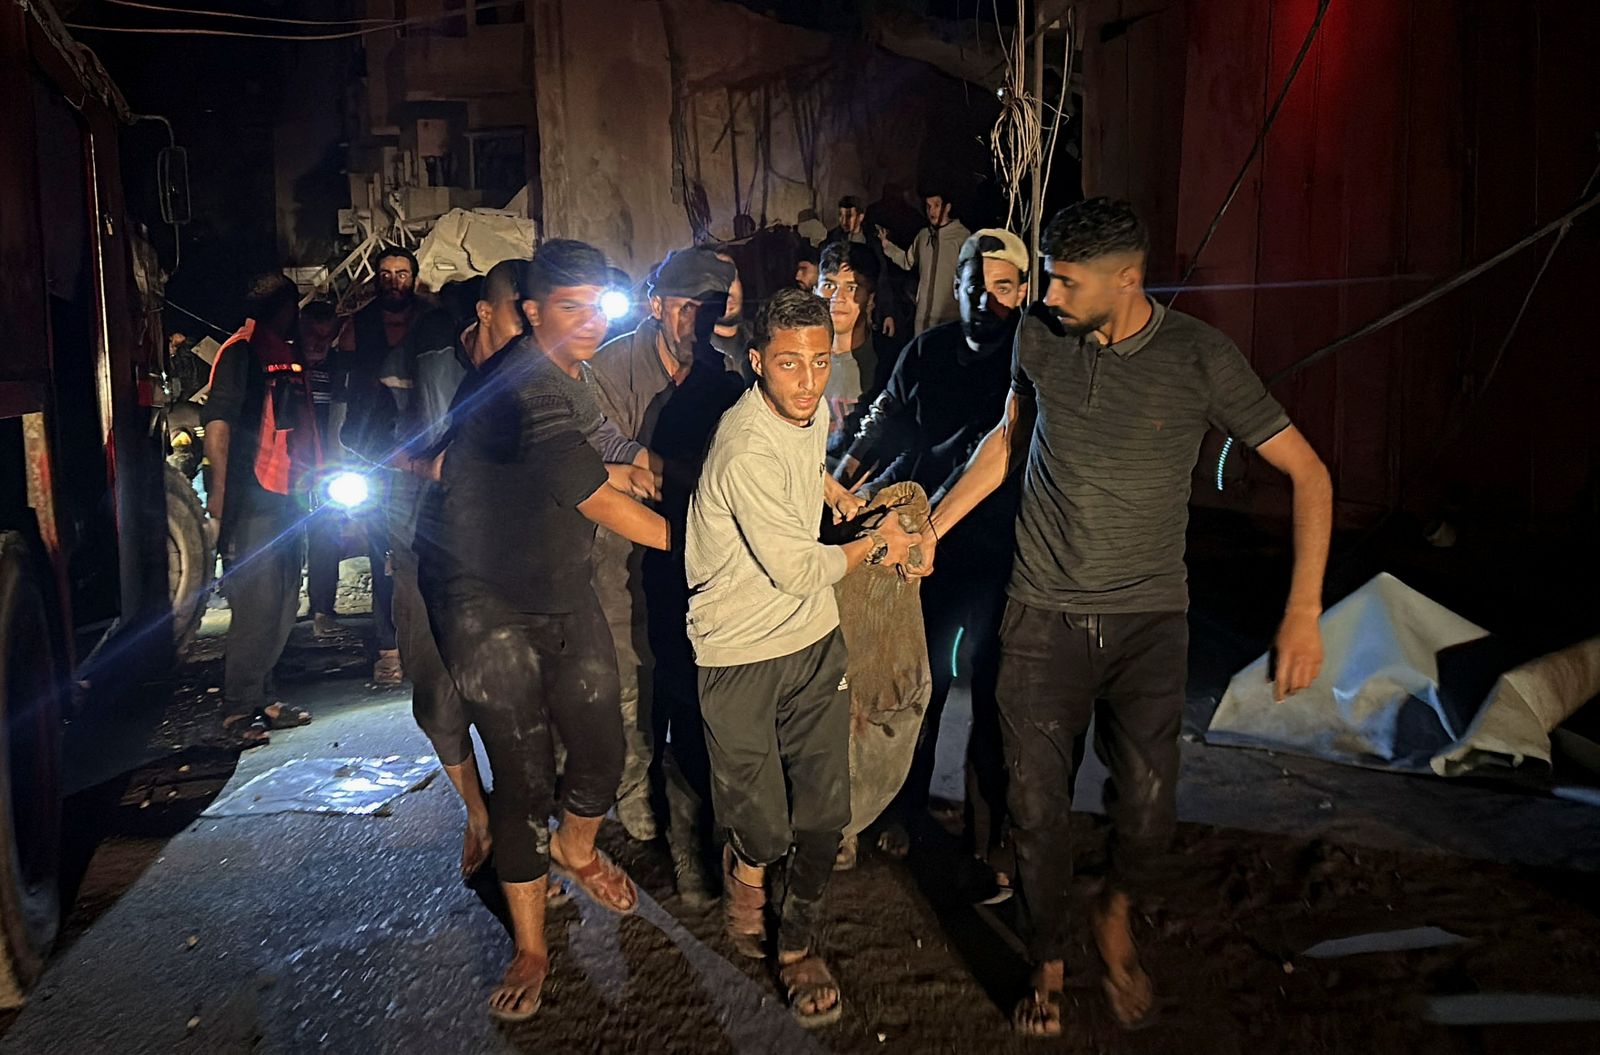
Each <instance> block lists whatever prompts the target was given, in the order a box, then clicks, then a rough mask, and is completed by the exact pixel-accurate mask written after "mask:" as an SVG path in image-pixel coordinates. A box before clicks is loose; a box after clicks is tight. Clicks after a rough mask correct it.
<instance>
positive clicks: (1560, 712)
mask: <svg viewBox="0 0 1600 1055" xmlns="http://www.w3.org/2000/svg"><path fill="white" fill-rule="evenodd" d="M1597 694H1600V637H1591V638H1590V639H1589V640H1587V641H1580V642H1578V643H1577V644H1576V645H1573V646H1571V647H1570V648H1564V649H1562V650H1561V651H1559V652H1552V653H1550V654H1549V655H1548V656H1540V657H1539V658H1538V659H1536V660H1534V661H1532V662H1531V663H1524V664H1523V665H1522V666H1520V667H1517V668H1516V669H1514V670H1508V671H1506V672H1505V673H1504V674H1502V675H1500V680H1499V681H1496V682H1495V684H1494V689H1493V690H1492V691H1491V692H1490V693H1489V698H1488V699H1487V700H1486V701H1484V704H1483V707H1482V708H1481V709H1480V710H1479V711H1478V716H1477V718H1475V719H1474V720H1473V722H1472V725H1471V727H1470V728H1468V729H1467V731H1466V734H1465V735H1464V736H1462V737H1461V739H1460V741H1459V742H1457V743H1455V744H1452V745H1451V746H1450V747H1449V748H1447V749H1446V750H1444V751H1441V752H1439V753H1438V754H1437V755H1435V756H1434V757H1433V771H1434V772H1435V773H1437V774H1439V775H1440V776H1442V777H1454V776H1459V775H1461V774H1462V773H1466V772H1468V771H1470V770H1473V769H1477V768H1479V767H1481V766H1496V765H1497V766H1520V765H1523V764H1524V763H1526V762H1530V761H1537V762H1540V763H1542V764H1543V765H1544V766H1545V768H1549V766H1550V730H1552V729H1554V728H1555V727H1556V726H1558V725H1560V724H1561V723H1562V722H1564V721H1566V720H1567V719H1568V718H1570V717H1572V715H1573V714H1574V713H1576V712H1577V710H1578V708H1580V707H1582V706H1583V705H1584V704H1585V703H1587V702H1588V701H1589V700H1591V699H1593V698H1594V697H1595V696H1596V695H1597Z"/></svg>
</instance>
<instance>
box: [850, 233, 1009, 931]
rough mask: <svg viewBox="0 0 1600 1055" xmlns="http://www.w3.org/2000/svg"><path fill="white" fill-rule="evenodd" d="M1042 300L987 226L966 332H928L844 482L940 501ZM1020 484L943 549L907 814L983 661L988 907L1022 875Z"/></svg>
mask: <svg viewBox="0 0 1600 1055" xmlns="http://www.w3.org/2000/svg"><path fill="white" fill-rule="evenodd" d="M1027 299H1028V249H1027V246H1025V245H1024V244H1023V242H1022V239H1020V238H1018V237H1017V236H1016V235H1014V234H1012V233H1011V232H1010V231H1006V230H1002V229H999V228H985V229H983V230H980V231H978V232H977V233H976V234H974V235H973V236H972V237H970V238H968V239H967V240H966V242H965V243H963V245H962V246H961V254H960V256H959V258H958V260H957V264H956V301H957V303H958V304H959V306H960V309H961V319H960V321H959V322H947V323H944V324H942V325H939V326H935V327H933V328H932V329H931V330H925V331H923V332H922V333H921V334H919V335H918V336H917V337H916V338H915V339H913V340H912V342H911V343H910V344H909V345H907V346H906V350H905V353H904V354H903V355H901V357H900V361H899V363H897V364H896V366H895V368H894V373H893V375H891V376H890V378H889V383H888V385H887V386H885V388H884V391H883V394H882V395H880V396H879V397H878V398H877V399H876V400H875V401H874V402H873V404H872V408H871V410H870V411H868V413H867V415H866V417H865V420H864V421H863V423H862V426H861V429H860V431H859V432H858V433H857V434H856V436H855V439H854V441H853V442H852V443H851V445H850V450H849V452H848V453H847V454H846V455H845V457H844V460H843V463H842V465H841V466H840V470H839V473H838V475H840V476H841V477H842V482H843V483H844V484H845V486H846V487H851V488H854V487H855V486H856V485H857V484H858V483H859V482H860V481H861V480H863V479H865V480H868V481H869V487H870V488H871V489H872V490H874V491H875V490H877V489H879V488H881V487H884V486H886V485H888V484H892V483H899V482H901V481H903V480H914V481H915V482H917V483H919V484H921V485H922V487H923V489H924V490H925V491H927V492H928V494H929V496H930V497H932V498H933V499H934V500H935V501H937V500H938V497H939V495H940V493H941V492H942V491H943V489H944V487H945V485H946V484H947V483H948V482H951V481H953V480H954V478H955V477H956V476H957V475H958V474H959V473H960V471H961V469H962V467H963V466H965V465H966V463H967V459H968V458H969V457H970V456H971V455H972V452H973V450H974V449H975V448H976V447H977V445H978V442H979V441H980V440H982V439H983V437H984V435H985V434H986V433H987V432H988V431H989V429H990V427H991V426H992V425H993V424H994V422H995V419H997V418H998V417H999V416H1000V413H1001V411H1002V410H1004V409H1005V401H1006V393H1007V392H1008V391H1009V390H1010V388H1011V346H1012V344H1013V343H1014V342H1015V337H1016V332H1017V320H1018V319H1019V318H1020V317H1021V310H1022V306H1023V305H1024V304H1025V303H1026V302H1027ZM1018 483H1019V480H1018V478H1017V477H1015V476H1013V477H1011V478H1010V480H1009V481H1008V482H1007V483H1006V484H1005V485H1003V486H1002V487H1001V488H999V490H998V491H997V493H995V494H992V495H990V496H989V497H988V498H986V499H985V500H984V501H983V502H982V503H981V504H980V505H979V506H978V508H977V509H976V510H975V511H974V512H973V514H972V516H970V517H968V518H967V519H966V520H965V521H964V522H963V523H962V524H961V525H960V526H959V527H957V528H955V529H954V530H952V531H951V533H950V535H949V537H948V538H945V539H941V540H940V543H939V545H940V552H941V554H942V564H943V572H942V573H941V574H939V575H936V576H934V577H933V578H931V579H928V580H926V581H925V582H924V583H923V586H922V616H923V626H924V629H925V631H926V633H927V641H928V659H929V666H930V670H931V673H932V677H933V693H932V695H931V697H930V699H929V702H928V711H927V715H926V717H925V718H924V719H923V724H922V734H921V738H920V740H919V741H918V745H917V753H916V755H915V757H914V759H913V762H912V766H911V771H910V774H909V775H908V776H907V778H906V784H905V788H904V789H903V790H902V792H901V794H900V796H899V801H898V802H897V804H896V809H895V811H894V812H895V813H898V814H900V815H901V816H903V817H904V818H905V819H906V821H907V822H908V823H909V822H913V821H914V820H915V819H916V818H917V816H918V815H919V814H920V813H921V811H922V810H924V809H925V808H926V807H927V801H928V784H929V782H930V780H931V779H932V776H933V763H934V747H935V745H936V744H937V742H938V735H939V719H940V716H941V714H942V713H943V711H944V703H945V698H946V697H947V695H948V694H949V692H950V684H951V682H952V681H953V680H954V678H955V676H956V675H955V669H954V668H955V667H956V664H957V659H958V653H959V652H961V651H962V650H964V651H965V654H966V655H967V656H968V657H969V659H968V663H970V669H971V672H972V674H971V690H972V733H971V739H970V740H969V741H968V744H967V762H966V796H965V800H966V801H965V813H966V834H967V839H968V843H969V849H970V850H971V851H972V852H973V853H974V854H975V855H976V856H977V857H979V858H980V859H982V860H984V861H985V862H986V863H987V864H988V865H989V866H990V869H991V870H992V872H993V879H992V881H985V882H983V883H982V884H981V887H980V889H979V891H977V893H978V896H979V898H980V900H985V901H994V900H1003V899H1004V898H1005V897H1006V896H1007V895H1008V893H1009V890H1008V886H1009V882H1010V877H1011V874H1012V872H1013V871H1014V866H1013V865H1012V863H1011V861H1010V860H1009V857H1010V853H1009V848H1008V847H1007V845H1006V842H1007V840H1006V832H1005V825H1004V818H1005V762H1004V758H1003V756H1002V752H1001V747H1000V718H999V713H998V710H997V708H996V705H995V701H994V683H995V675H996V673H997V671H998V665H999V646H1000V640H999V624H1000V612H1001V609H1002V608H1003V607H1004V604H1005V581H1006V575H1007V574H1008V573H1009V571H1010V569H1011V542H1012V539H1011V530H1010V529H1011V522H1012V520H1013V518H1014V517H1015V516H1016V512H1017V497H1018V492H1019V488H1018V486H1017V484H1018ZM879 845H880V846H882V847H883V848H884V849H886V850H889V851H890V852H903V851H904V849H905V847H906V835H905V831H904V829H903V828H901V827H899V826H898V825H897V824H893V823H891V826H890V827H889V828H888V829H886V831H885V832H884V835H883V837H882V838H881V839H880V843H879Z"/></svg>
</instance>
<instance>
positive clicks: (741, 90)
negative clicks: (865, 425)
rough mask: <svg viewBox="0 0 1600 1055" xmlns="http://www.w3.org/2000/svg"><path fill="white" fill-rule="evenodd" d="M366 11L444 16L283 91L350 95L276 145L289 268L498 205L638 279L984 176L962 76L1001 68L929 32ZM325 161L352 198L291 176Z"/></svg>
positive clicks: (973, 104)
mask: <svg viewBox="0 0 1600 1055" xmlns="http://www.w3.org/2000/svg"><path fill="white" fill-rule="evenodd" d="M362 14H363V16H364V17H367V18H373V19H382V18H396V19H406V20H419V19H423V18H424V17H426V16H435V17H433V19H432V20H431V21H424V22H419V23H418V24H413V25H407V26H403V27H401V28H399V29H395V30H393V31H387V32H382V33H374V34H370V35H367V36H365V37H363V38H362V39H361V42H360V44H359V46H357V45H351V46H350V47H349V48H347V49H345V50H344V51H343V52H342V53H341V54H339V55H337V56H333V55H332V54H331V53H332V51H333V49H328V53H327V54H324V55H322V56H321V57H320V58H318V59H316V60H314V61H317V62H320V63H322V64H323V65H322V66H320V67H316V68H308V70H307V71H306V75H305V76H304V77H302V78H299V81H300V82H301V84H302V86H310V91H304V90H303V88H301V89H295V88H292V89H291V90H292V91H297V92H300V93H301V94H305V95H306V96H307V100H308V104H309V101H310V100H312V99H316V100H324V101H325V100H326V98H327V97H328V96H329V94H338V95H341V96H342V97H344V98H345V99H346V100H347V105H346V107H345V109H344V117H343V119H342V122H343V127H336V125H337V124H338V122H335V121H334V120H333V119H331V118H330V117H329V116H328V108H327V107H326V106H325V105H323V104H322V103H321V102H319V103H317V104H315V105H307V106H305V107H304V109H306V111H307V112H308V114H309V113H315V114H317V115H319V119H320V121H321V122H322V125H321V127H317V128H310V127H307V126H305V125H299V126H296V125H293V124H290V125H287V126H286V128H287V129H288V131H285V132H284V133H282V134H281V135H280V143H279V147H280V151H279V152H280V157H279V169H280V174H279V179H278V199H279V207H278V216H279V244H280V248H281V250H282V251H283V253H284V256H285V258H286V259H288V260H291V261H293V262H294V263H295V264H296V265H300V266H315V265H318V264H324V265H329V266H332V264H333V261H334V260H336V259H337V258H338V257H339V256H340V255H342V254H341V253H339V252H329V251H328V250H329V249H333V248H338V249H342V250H348V249H349V248H353V247H356V246H358V245H359V244H360V242H361V240H362V239H363V238H365V237H367V236H368V235H369V234H370V233H371V232H372V231H374V230H379V231H380V232H381V231H383V230H384V229H386V228H387V229H388V230H390V231H392V232H395V233H398V231H399V230H400V229H402V228H403V229H405V230H406V231H407V232H408V235H407V236H406V237H409V238H410V239H412V240H413V244H414V241H415V240H420V238H421V236H422V235H423V234H424V233H425V232H426V230H427V229H428V228H429V227H430V226H431V223H432V221H434V220H436V219H437V218H438V217H440V216H443V215H444V214H446V213H448V212H449V211H450V210H452V209H468V210H470V209H489V210H496V211H501V212H505V213H509V214H513V215H515V216H518V217H523V218H525V219H527V220H529V221H532V223H533V225H534V226H533V230H534V231H535V232H536V235H537V237H538V238H541V239H542V238H552V237H576V238H582V239H584V240H586V241H589V242H592V243H594V244H595V245H597V246H599V247H600V248H601V249H603V250H604V251H605V252H606V253H607V254H608V255H609V256H610V257H611V258H612V260H613V261H614V262H615V263H616V264H617V265H618V266H619V267H621V268H623V269H624V270H626V271H627V272H629V274H630V275H632V276H633V277H634V279H635V280H636V281H637V280H639V279H642V277H643V276H644V275H645V274H646V273H647V272H648V270H649V269H650V268H651V267H652V266H653V265H654V264H655V263H656V262H657V261H658V260H660V259H661V258H662V257H663V256H664V255H665V254H666V253H667V252H668V251H669V250H671V249H673V248H677V247H681V246H684V245H687V244H691V243H702V244H703V243H710V242H716V243H728V242H732V241H735V240H738V239H743V238H748V237H749V236H750V235H751V234H752V233H753V232H755V231H758V230H761V229H765V228H770V227H773V226H778V225H784V226H792V225H795V224H797V223H799V222H800V221H801V220H802V218H803V217H804V216H805V214H806V213H807V211H808V210H809V211H814V212H815V213H816V214H817V216H818V217H819V218H820V220H821V221H822V223H823V224H824V225H827V226H831V224H832V222H833V209H834V205H835V203H836V201H837V200H838V198H839V197H841V196H843V195H845V194H855V195H859V196H862V197H863V198H864V199H865V200H867V201H879V200H880V199H882V200H885V201H886V204H887V206H888V208H889V210H890V214H891V215H893V214H894V210H896V209H898V210H899V213H900V214H901V215H904V216H907V217H908V219H907V223H911V222H915V209H916V206H917V201H916V197H917V194H918V192H919V191H920V189H921V188H922V187H923V185H924V184H925V183H927V182H928V181H930V180H934V181H938V182H939V184H940V185H944V186H952V187H954V188H956V189H957V191H958V193H966V192H967V191H969V190H971V189H972V188H975V187H977V186H978V185H979V184H980V183H982V181H983V180H985V179H986V178H987V175H988V172H989V170H990V167H991V166H990V160H989V153H988V147H987V144H986V142H985V139H986V136H987V132H988V129H989V127H990V125H992V123H993V119H994V106H993V102H992V95H991V94H990V93H989V92H987V91H985V90H982V89H977V88H975V87H974V86H973V85H970V84H968V83H966V82H964V81H963V80H962V79H961V77H960V76H959V75H960V74H962V73H968V72H970V73H971V74H972V75H974V76H978V75H981V74H982V73H984V72H995V70H996V67H995V66H994V62H993V60H994V59H995V58H996V57H997V56H998V53H997V52H992V51H985V50H983V49H982V48H977V47H971V46H969V47H963V46H962V45H959V44H946V43H944V42H942V41H940V40H938V39H937V38H936V37H934V36H930V35H926V34H923V35H921V36H918V35H917V34H916V33H915V32H913V33H909V34H907V33H904V32H902V33H901V34H900V36H899V37H897V38H896V39H907V40H910V41H912V42H913V43H912V44H911V45H909V46H907V47H903V48H902V49H901V50H905V51H909V52H911V53H913V54H916V55H917V56H918V57H907V56H906V55H902V54H896V53H895V52H893V51H891V50H889V49H888V48H886V47H882V46H879V45H877V44H874V43H870V42H868V41H867V40H865V39H861V38H851V37H846V36H840V35H835V34H830V33H825V32H819V31H815V30H811V29H806V28H801V27H797V26H792V25H787V24H784V23H782V22H779V21H777V20H775V19H772V18H769V17H765V16H764V15H761V14H758V13H756V12H755V11H752V10H750V9H749V8H747V7H745V6H743V5H741V4H738V3H732V2H726V0H640V2H635V3H625V4H597V3H592V2H589V0H527V2H526V3H506V2H504V0H421V2H418V0H410V2H406V0H369V2H368V3H366V4H365V5H364V7H363V11H362ZM930 58H931V59H932V60H933V61H928V59H930ZM304 61H307V62H310V61H313V60H312V59H310V58H306V59H305V60H304ZM941 67H943V68H941ZM341 79H342V80H341ZM286 108H288V109H291V110H292V109H295V107H294V106H293V105H290V106H288V107H286ZM332 150H339V151H342V154H343V159H342V165H341V168H342V175H343V179H342V187H341V190H342V192H343V196H344V200H342V201H337V202H335V201H332V200H331V199H330V197H329V196H328V195H323V196H321V197H320V198H318V199H317V200H316V201H314V202H312V201H307V200H306V194H305V188H306V186H307V181H306V180H305V179H304V178H303V176H304V172H305V171H306V170H308V169H310V168H312V167H313V166H317V165H324V166H325V159H326V157H327V154H328V152H329V151H332ZM297 170H298V171H297ZM323 185H324V186H331V183H330V181H327V180H324V183H323ZM335 224H337V228H336V233H337V236H338V238H339V239H342V242H337V243H336V241H335V239H334V238H333V237H331V235H332V233H333V232H334V231H335V227H334V225H335ZM913 230H914V228H913ZM910 233H911V231H910V230H908V231H907V232H906V237H909V235H910ZM319 253H320V255H319ZM444 277H448V276H444Z"/></svg>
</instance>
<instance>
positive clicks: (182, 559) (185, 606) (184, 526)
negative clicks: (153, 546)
mask: <svg viewBox="0 0 1600 1055" xmlns="http://www.w3.org/2000/svg"><path fill="white" fill-rule="evenodd" d="M162 475H163V476H164V477H165V478H166V485H167V596H168V597H170V598H171V600H172V653H173V656H174V658H176V659H178V660H182V659H183V658H184V656H185V655H187V654H188V652H189V648H190V646H192V645H193V644H194V636H195V634H196V633H197V632H198V631H199V629H200V619H201V617H202V616H204V615H205V614H206V597H207V595H209V594H210V592H211V579H212V576H213V575H214V574H215V573H216V567H217V554H216V550H215V549H214V548H213V547H212V545H211V533H210V532H209V531H208V530H207V527H206V513H205V510H204V509H202V508H201V506H200V496H199V495H197V494H195V493H194V488H193V487H192V486H190V484H189V481H188V480H186V479H185V478H184V476H183V473H182V472H180V471H179V470H177V469H175V468H174V467H173V466H171V465H167V466H164V467H163V469H162Z"/></svg>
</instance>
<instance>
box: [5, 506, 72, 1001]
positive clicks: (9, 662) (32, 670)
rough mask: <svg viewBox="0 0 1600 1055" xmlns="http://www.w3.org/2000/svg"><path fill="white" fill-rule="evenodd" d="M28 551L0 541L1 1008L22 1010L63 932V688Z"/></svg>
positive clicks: (11, 537) (8, 539)
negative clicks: (60, 876)
mask: <svg viewBox="0 0 1600 1055" xmlns="http://www.w3.org/2000/svg"><path fill="white" fill-rule="evenodd" d="M55 642H56V635H55V633H54V632H53V630H52V626H51V623H50V618H49V615H48V612H47V610H46V608H45V605H44V599H43V597H42V596H41V594H40V593H39V588H38V586H37V584H36V583H35V582H34V577H33V573H32V565H31V563H30V561H29V559H28V545H27V543H26V542H25V541H24V539H23V537H22V536H21V535H19V534H17V533H16V532H13V531H8V532H4V533H0V1007H4V1008H13V1007H20V1006H21V1004H22V1002H23V999H24V998H25V996H26V995H27V992H28V989H29V987H30V986H32V985H33V983H34V982H35V981H37V980H38V977H39V973H40V971H42V970H43V969H44V961H45V957H46V956H48V955H49V953H50V946H51V944H52V943H53V942H54V941H55V937H56V928H57V926H58V925H59V923H60V916H61V904H60V890H59V888H58V886H57V868H58V865H59V857H60V849H61V846H60V843H61V784H60V777H61V775H60V768H59V761H60V735H61V699H62V693H63V690H64V682H63V681H62V678H61V673H60V671H59V669H58V667H57V658H58V656H59V655H60V653H59V652H58V650H57V649H56V647H55Z"/></svg>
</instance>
